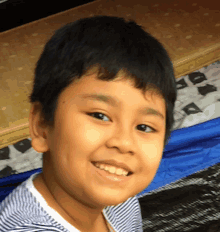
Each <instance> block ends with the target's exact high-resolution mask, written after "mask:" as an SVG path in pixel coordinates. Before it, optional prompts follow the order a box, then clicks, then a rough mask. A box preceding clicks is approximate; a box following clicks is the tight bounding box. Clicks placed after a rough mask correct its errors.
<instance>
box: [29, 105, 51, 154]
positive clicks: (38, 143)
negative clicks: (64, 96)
mask: <svg viewBox="0 0 220 232" xmlns="http://www.w3.org/2000/svg"><path fill="white" fill-rule="evenodd" d="M41 115H42V111H41V104H40V103H39V102H36V103H33V104H32V105H31V109H30V114H29V132H30V136H31V139H32V140H31V145H32V147H33V148H34V150H35V151H37V152H38V153H44V152H47V151H48V150H49V147H48V138H47V132H48V131H47V127H46V126H45V124H44V120H43V118H42V116H41Z"/></svg>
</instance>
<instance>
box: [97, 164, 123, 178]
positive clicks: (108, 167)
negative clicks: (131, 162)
mask: <svg viewBox="0 0 220 232" xmlns="http://www.w3.org/2000/svg"><path fill="white" fill-rule="evenodd" d="M95 166H96V167H97V168H100V169H104V170H105V171H108V172H110V173H112V174H117V175H123V176H126V175H127V174H128V171H125V170H124V169H121V168H116V167H114V166H111V165H106V164H99V163H95Z"/></svg>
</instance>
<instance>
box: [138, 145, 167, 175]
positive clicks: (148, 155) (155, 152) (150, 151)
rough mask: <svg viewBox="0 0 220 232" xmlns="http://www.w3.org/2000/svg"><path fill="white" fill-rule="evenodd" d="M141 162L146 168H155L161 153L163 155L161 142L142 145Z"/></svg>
mask: <svg viewBox="0 0 220 232" xmlns="http://www.w3.org/2000/svg"><path fill="white" fill-rule="evenodd" d="M142 148H143V149H142V153H143V156H142V163H143V165H144V166H145V168H147V170H152V171H153V170H155V169H157V168H158V166H159V164H160V161H161V158H162V155H163V143H162V142H161V143H160V142H158V141H156V142H152V143H148V144H145V145H143V146H142Z"/></svg>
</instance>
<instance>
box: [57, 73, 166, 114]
mask: <svg viewBox="0 0 220 232" xmlns="http://www.w3.org/2000/svg"><path fill="white" fill-rule="evenodd" d="M61 95H62V94H61ZM63 95H64V96H63V97H62V99H63V100H64V99H65V100H64V101H66V102H71V104H72V103H74V104H79V105H80V104H84V103H86V104H87V103H88V104H89V105H90V103H92V104H93V103H94V104H96V103H95V102H99V103H100V102H101V103H102V104H103V103H104V104H105V105H108V106H111V107H113V108H115V109H118V110H120V109H128V110H132V111H133V110H135V111H136V108H137V110H138V112H139V113H140V114H141V115H148V114H154V115H157V116H159V117H160V118H162V119H165V115H166V113H165V104H164V103H165V101H164V99H163V98H162V96H160V95H159V93H158V91H154V90H153V89H152V88H149V89H148V90H147V91H146V92H143V91H142V90H140V89H137V88H135V83H134V80H133V79H131V78H126V76H125V75H118V77H116V78H115V79H114V80H112V81H103V80H99V79H98V78H97V74H96V73H93V74H91V75H87V76H84V77H81V79H79V80H78V81H77V82H74V83H72V84H71V86H69V88H67V90H65V91H64V93H63ZM131 107H132V108H131Z"/></svg>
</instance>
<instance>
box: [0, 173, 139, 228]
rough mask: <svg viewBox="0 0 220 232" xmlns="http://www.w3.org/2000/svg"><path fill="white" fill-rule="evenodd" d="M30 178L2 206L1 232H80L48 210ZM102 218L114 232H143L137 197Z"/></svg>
mask: <svg viewBox="0 0 220 232" xmlns="http://www.w3.org/2000/svg"><path fill="white" fill-rule="evenodd" d="M38 174H39V173H35V174H33V175H31V176H30V178H29V179H27V180H26V181H24V182H23V183H22V184H21V185H19V186H18V187H17V188H16V189H14V190H13V192H11V193H10V194H9V195H8V196H7V197H6V198H5V199H4V201H3V202H1V204H0V231H1V232H5V231H22V232H25V231H28V232H39V231H41V232H43V231H59V232H60V231H62V232H79V230H78V229H76V228H75V227H73V226H72V225H71V224H70V223H68V222H67V221H66V220H65V219H64V218H62V217H61V216H60V215H59V214H58V213H57V212H56V211H55V210H54V209H52V208H51V207H49V206H48V205H47V203H46V201H45V200H44V198H43V197H42V195H41V194H40V193H39V192H38V191H37V189H36V188H35V187H34V185H33V179H34V178H35V177H36V176H37V175H38ZM103 214H104V216H105V218H106V220H107V221H108V223H109V224H110V225H111V226H112V228H113V229H114V231H115V232H143V229H142V217H141V209H140V205H139V201H138V200H137V197H136V196H135V197H131V198H129V199H128V200H127V201H125V202H124V203H121V204H119V205H117V206H108V207H106V208H105V209H104V210H103Z"/></svg>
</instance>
